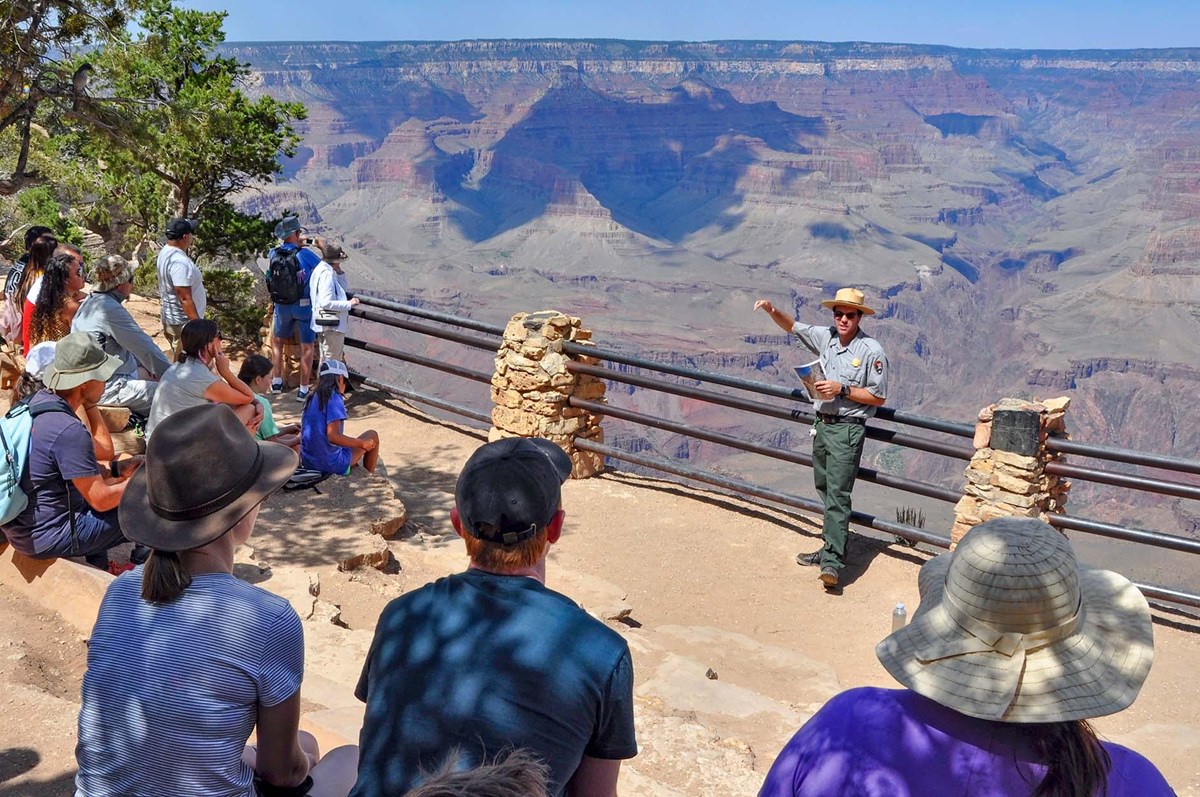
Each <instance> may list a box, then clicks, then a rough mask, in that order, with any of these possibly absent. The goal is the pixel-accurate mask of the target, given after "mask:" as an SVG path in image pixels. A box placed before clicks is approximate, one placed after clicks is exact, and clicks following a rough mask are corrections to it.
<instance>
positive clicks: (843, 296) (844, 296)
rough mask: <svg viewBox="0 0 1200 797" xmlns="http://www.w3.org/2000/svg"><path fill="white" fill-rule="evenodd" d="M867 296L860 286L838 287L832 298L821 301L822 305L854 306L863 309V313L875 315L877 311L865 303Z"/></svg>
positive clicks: (830, 306) (829, 306)
mask: <svg viewBox="0 0 1200 797" xmlns="http://www.w3.org/2000/svg"><path fill="white" fill-rule="evenodd" d="M866 298H867V297H866V296H865V295H864V294H863V292H862V291H860V290H859V289H858V288H838V292H837V293H835V294H834V295H833V298H832V299H826V300H825V301H823V302H821V306H822V307H826V308H829V309H832V308H834V307H854V308H857V309H859V310H862V313H863V315H875V311H874V310H872V309H871V308H870V307H867V306H866V305H865V304H863V302H864V301H866Z"/></svg>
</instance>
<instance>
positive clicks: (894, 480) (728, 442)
mask: <svg viewBox="0 0 1200 797" xmlns="http://www.w3.org/2000/svg"><path fill="white" fill-rule="evenodd" d="M567 404H569V405H570V406H572V407H576V408H578V409H581V410H587V411H588V412H593V413H596V414H597V415H606V416H609V417H612V418H620V419H621V420H625V421H632V422H634V423H640V424H642V425H643V426H650V427H653V428H655V429H662V430H663V431H666V432H674V433H675V434H680V435H684V436H685V437H693V438H696V439H697V440H707V441H708V442H710V443H717V444H718V445H723V446H728V447H730V448H736V449H739V450H741V451H749V452H751V453H752V454H762V455H763V456H765V457H771V458H772V459H781V460H783V461H784V462H794V463H796V464H798V465H806V466H808V467H810V468H811V467H812V455H810V454H804V453H801V452H799V451H786V450H783V449H779V448H775V447H774V446H768V445H763V444H762V443H750V442H747V441H745V440H741V439H739V438H737V437H733V436H731V435H727V434H721V433H720V432H710V431H708V430H707V429H701V428H699V427H696V426H690V425H688V424H684V423H675V422H673V421H665V420H663V419H661V418H654V417H651V416H649V415H644V414H642V413H640V412H633V411H632V410H624V409H619V408H617V407H610V406H609V405H607V404H598V403H596V402H594V401H584V400H582V399H577V398H569V399H567ZM858 478H860V479H863V480H864V481H869V482H874V483H875V484H882V485H883V486H885V487H894V488H896V489H898V490H903V491H905V492H910V493H915V494H917V495H924V496H926V497H928V498H937V499H938V500H941V501H948V502H950V503H952V504H953V503H957V502H958V500H959V499H960V498H962V495H961V494H960V493H959V492H958V491H957V490H948V489H946V488H945V487H936V486H934V485H932V484H925V483H923V482H917V481H913V480H911V479H905V478H903V477H900V476H893V475H891V474H889V473H880V472H879V471H877V470H874V469H872V468H862V467H860V468H859V469H858Z"/></svg>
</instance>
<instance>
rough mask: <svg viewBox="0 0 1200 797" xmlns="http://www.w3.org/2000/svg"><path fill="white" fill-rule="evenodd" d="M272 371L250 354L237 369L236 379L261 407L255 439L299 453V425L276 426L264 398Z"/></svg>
mask: <svg viewBox="0 0 1200 797" xmlns="http://www.w3.org/2000/svg"><path fill="white" fill-rule="evenodd" d="M274 371H275V366H274V365H272V364H271V361H270V360H269V359H267V358H266V357H264V356H262V355H261V354H251V355H250V356H249V357H247V358H246V359H245V360H243V361H242V367H241V368H240V369H238V379H240V380H242V381H243V382H245V383H246V384H247V385H249V386H250V389H251V390H253V391H254V400H255V401H257V402H258V403H259V404H260V405H261V406H262V411H263V419H262V423H260V424H259V425H258V432H257V433H256V434H255V437H257V438H258V439H259V440H268V441H270V442H272V443H279V444H280V445H284V446H287V447H289V448H291V449H294V450H295V451H296V452H297V453H299V451H300V424H298V423H289V424H284V425H283V426H276V425H275V415H274V413H273V412H272V411H271V402H269V401H267V399H266V397H265V396H264V394H265V393H266V392H267V391H268V390H270V389H271V377H272V375H273V374H274Z"/></svg>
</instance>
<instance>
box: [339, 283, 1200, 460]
mask: <svg viewBox="0 0 1200 797" xmlns="http://www.w3.org/2000/svg"><path fill="white" fill-rule="evenodd" d="M358 298H359V300H360V301H361V302H362V304H364V305H368V306H371V307H378V308H380V309H385V310H391V311H393V312H398V313H405V314H408V315H414V316H417V317H419V318H425V319H428V320H432V321H438V322H441V323H444V324H450V325H454V326H460V327H464V328H466V329H473V330H475V331H478V332H486V333H488V334H490V335H503V334H504V327H503V326H500V325H497V324H488V323H485V322H483V321H476V320H474V319H470V318H465V317H463V316H456V315H452V314H450V313H443V312H440V311H437V310H429V309H427V308H423V307H414V306H412V305H406V304H402V303H400V302H395V301H391V300H388V299H382V298H379V297H376V296H367V295H363V294H358ZM351 312H352V313H353V314H354V315H356V316H358V317H362V318H368V316H367V315H366V313H365V311H361V310H354V311H351ZM368 320H375V317H373V316H372V317H370V318H368ZM382 323H387V322H382ZM390 325H392V326H400V325H399V324H390ZM402 328H405V329H412V331H417V332H422V333H425V334H431V335H434V336H435V337H447V338H448V335H442V334H438V333H436V332H434V331H433V328H424V327H423V328H419V329H418V328H412V327H408V326H405V327H402ZM443 332H445V331H444V330H443ZM448 339H449V338H448ZM467 345H474V346H476V347H477V348H485V346H483V345H482V342H481V341H479V340H478V339H476V340H475V341H474V342H470V343H467ZM488 346H489V347H490V346H491V344H488ZM491 348H497V347H491ZM564 350H565V351H567V353H569V354H577V355H584V356H589V357H596V358H597V359H602V360H608V361H610V362H617V363H621V364H625V365H631V366H634V367H638V368H644V369H647V370H654V371H660V372H662V373H669V374H672V375H674V376H682V377H685V378H689V379H697V380H700V381H710V382H713V383H714V384H723V385H725V386H727V387H736V388H740V389H743V390H750V391H754V392H757V393H762V394H764V395H769V396H775V397H777V398H784V399H789V400H798V401H803V402H805V403H811V401H810V400H809V399H808V396H807V395H806V394H805V393H804V391H802V390H799V389H790V390H789V389H788V388H784V387H779V386H777V385H770V384H768V383H765V382H756V381H753V380H748V379H739V378H737V377H725V376H724V375H721V374H714V373H711V372H706V371H699V370H696V369H691V368H683V367H679V366H672V365H669V364H667V363H660V362H657V361H654V360H650V359H646V358H641V357H636V356H633V355H626V354H621V353H619V352H614V351H611V350H607V349H599V348H596V347H593V346H582V345H580V344H575V343H566V344H564ZM617 373H621V372H617ZM604 378H608V379H613V380H614V381H620V380H617V379H616V378H615V377H614V376H611V375H608V376H605V377H604ZM875 417H876V418H877V419H879V420H885V421H893V422H896V423H903V424H907V425H910V426H917V427H920V428H924V429H930V430H932V431H938V432H944V433H946V434H952V435H957V436H960V437H970V436H972V435H973V434H974V427H973V426H971V425H970V424H962V423H955V422H952V421H944V420H942V419H940V418H931V417H929V416H924V415H918V414H916V413H907V412H899V411H897V410H894V409H892V408H890V407H880V408H879V409H878V411H877V412H876V414H875ZM915 439H919V438H915ZM896 444H897V445H906V444H905V443H903V442H899V441H896ZM1046 448H1047V449H1048V450H1050V451H1052V452H1055V453H1060V454H1073V455H1076V456H1082V457H1090V458H1093V459H1102V460H1107V461H1111V462H1123V463H1127V464H1131V465H1142V466H1145V467H1150V468H1159V469H1162V470H1172V471H1178V472H1180V473H1192V474H1200V461H1198V460H1190V459H1184V458H1182V457H1175V456H1169V455H1166V454H1153V453H1149V452H1144V451H1136V450H1133V449H1126V448H1117V447H1113V446H1103V445H1095V444H1092V443H1083V442H1079V441H1075V440H1063V439H1060V438H1055V437H1051V438H1050V439H1048V440H1047V441H1046ZM934 453H942V452H934ZM946 456H957V455H956V454H949V453H947V454H946Z"/></svg>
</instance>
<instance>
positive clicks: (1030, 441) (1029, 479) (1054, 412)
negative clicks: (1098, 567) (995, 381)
mask: <svg viewBox="0 0 1200 797" xmlns="http://www.w3.org/2000/svg"><path fill="white" fill-rule="evenodd" d="M1070 403H1071V399H1069V398H1067V397H1062V398H1055V399H1046V400H1045V401H1041V402H1034V401H1023V400H1021V399H1011V398H1010V399H1001V400H1000V401H999V402H997V403H996V404H993V405H991V406H990V407H985V408H984V409H983V410H981V411H980V413H979V423H978V424H977V425H976V427H975V449H976V451H975V455H974V456H973V457H972V458H971V464H969V465H968V466H967V470H966V477H967V483H966V486H965V487H964V488H963V492H964V493H965V494H964V495H963V497H962V498H961V499H960V500H959V502H958V503H957V504H956V505H955V507H954V525H953V526H952V527H951V529H950V541H951V544H952V545H956V544H957V543H958V541H959V540H960V539H962V536H963V535H964V534H966V533H967V532H968V531H970V529H971V527H973V526H976V525H978V524H980V523H982V522H983V521H985V520H991V519H992V518H996V517H1007V516H1013V515H1015V516H1018V517H1037V518H1042V519H1043V520H1045V519H1046V517H1047V516H1049V515H1055V514H1063V512H1064V510H1063V506H1064V504H1066V502H1067V492H1068V491H1069V490H1070V489H1071V483H1070V482H1068V481H1065V480H1063V479H1060V478H1059V477H1057V476H1054V475H1052V474H1049V473H1046V471H1045V468H1046V465H1047V464H1049V463H1051V462H1058V461H1060V460H1061V459H1062V458H1063V455H1062V454H1056V453H1054V452H1052V451H1049V450H1047V448H1046V439H1047V438H1048V437H1049V436H1050V435H1054V436H1055V437H1059V438H1065V437H1067V434H1066V428H1067V426H1066V410H1067V406H1068V405H1069V404H1070Z"/></svg>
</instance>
